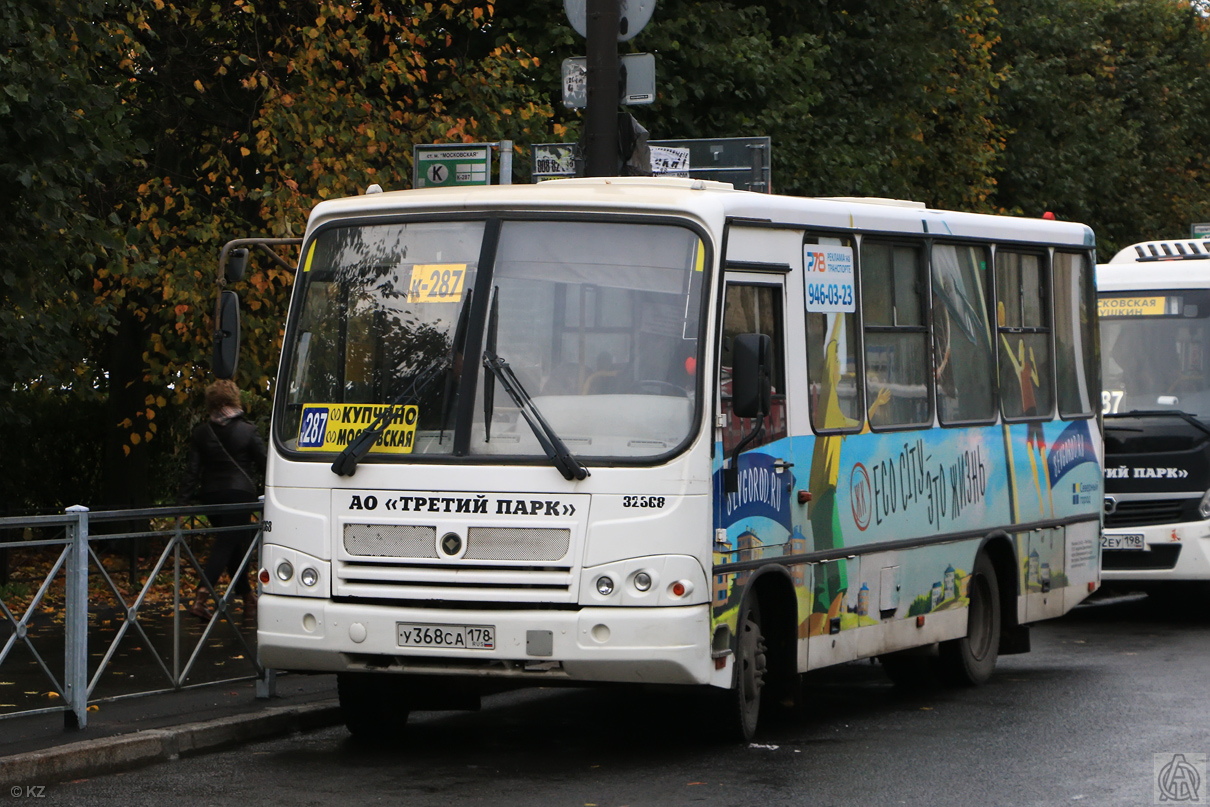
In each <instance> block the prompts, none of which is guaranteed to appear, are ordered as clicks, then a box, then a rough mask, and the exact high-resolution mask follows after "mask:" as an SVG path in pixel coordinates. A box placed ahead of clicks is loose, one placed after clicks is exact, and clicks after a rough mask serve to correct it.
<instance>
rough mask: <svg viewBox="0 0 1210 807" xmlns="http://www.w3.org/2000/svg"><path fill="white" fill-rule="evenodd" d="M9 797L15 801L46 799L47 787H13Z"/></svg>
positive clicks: (10, 789)
mask: <svg viewBox="0 0 1210 807" xmlns="http://www.w3.org/2000/svg"><path fill="white" fill-rule="evenodd" d="M8 795H10V796H12V797H13V798H14V799H44V798H46V785H13V786H12V787H11V788H9V791H8Z"/></svg>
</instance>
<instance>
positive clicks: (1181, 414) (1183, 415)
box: [1105, 409, 1210, 435]
mask: <svg viewBox="0 0 1210 807" xmlns="http://www.w3.org/2000/svg"><path fill="white" fill-rule="evenodd" d="M1163 416H1167V417H1178V418H1180V419H1181V420H1183V421H1185V422H1186V423H1188V424H1189V425H1190V426H1193V427H1194V428H1195V429H1198V430H1199V431H1202V432H1205V433H1206V434H1208V435H1210V426H1207V425H1206V424H1205V423H1203V422H1202V421H1201V419H1200V418H1197V417H1194V416H1193V415H1191V414H1189V413H1188V412H1186V411H1184V410H1182V409H1131V410H1130V411H1129V412H1111V413H1110V414H1108V415H1106V416H1105V417H1107V418H1122V417H1144V418H1146V417H1163ZM1106 428H1109V427H1106ZM1113 428H1115V429H1116V428H1118V427H1116V426H1115V427H1113Z"/></svg>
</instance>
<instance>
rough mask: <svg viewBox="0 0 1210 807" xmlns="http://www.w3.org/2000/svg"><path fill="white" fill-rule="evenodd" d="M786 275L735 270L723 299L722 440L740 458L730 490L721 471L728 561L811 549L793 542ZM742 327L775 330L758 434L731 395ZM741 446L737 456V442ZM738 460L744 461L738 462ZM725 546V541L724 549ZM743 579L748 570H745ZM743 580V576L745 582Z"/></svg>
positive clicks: (720, 513) (720, 523)
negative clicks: (737, 272)
mask: <svg viewBox="0 0 1210 807" xmlns="http://www.w3.org/2000/svg"><path fill="white" fill-rule="evenodd" d="M783 281H784V277H783V276H781V275H774V274H759V275H757V274H750V273H744V274H743V275H740V276H730V277H728V279H727V282H726V287H725V290H724V299H723V318H722V334H721V336H722V339H721V356H720V362H719V412H720V416H719V421H718V426H719V437H718V439H719V441H720V442H721V444H722V452H721V456H720V457H719V459H720V460H721V464H722V468H723V469H726V468H729V467H732V463H736V464H735V466H734V467H736V468H737V471H738V472H737V474H735V485H736V489H735V490H732V491H728V490H727V485H726V477H727V473H726V472H725V471H722V472H720V473H719V474H717V475H716V485H717V488H716V492H717V494H718V495H717V498H716V501H717V502H718V510H717V515H716V519H715V527H716V528H719V529H725V530H726V531H727V540H728V543H729V547H728V551H727V552H726V555H727V556H728V557H726V558H720V561H721V562H724V563H726V562H735V561H750V560H759V559H763V558H770V557H779V556H781V555H785V554H792V553H798V552H802V551H805V543H804V545H803V546H802V547H795V546H794V545H793V541H794V539H795V538H796V537H797V538H800V539H801V537H802V533H801V532H800V531H798V530H796V529H795V525H794V523H793V521H794V512H795V508H794V505H793V503H792V502H791V498H792V496H793V495H794V489H795V473H794V472H795V470H796V468H795V459H794V447H793V444H792V442H791V440H790V439H789V429H788V417H787V413H788V405H789V397H788V391H787V384H786V341H785V339H786V320H785V311H786V300H785V284H784V282H783ZM743 333H758V334H764V335H766V336H768V337H769V338H770V340H771V342H772V350H771V355H770V356H769V370H770V381H771V382H772V387H773V391H772V396H771V402H770V407H769V410H770V411H769V413H768V414H767V415H766V416H765V418H764V422H763V424H761V425H762V426H763V428H761V429H760V430H759V432H757V433H756V435H755V436H754V437H752V438H751V439H747V440H746V438H749V436H750V435H752V434H753V432H754V431H756V427H757V425H758V424H757V423H756V420H755V419H754V418H741V417H737V416H736V415H735V414H734V412H733V407H732V400H731V371H732V363H733V357H732V343H733V340H734V338H735V337H736V336H737V335H739V334H743ZM737 447H740V448H742V450H741V452H740V453H739V455H738V458H737V457H736V454H735V451H736V448H737ZM737 460H738V461H737ZM719 548H720V549H721V546H720V547H719ZM740 576H741V578H742V577H744V575H742V574H741V575H740ZM740 582H741V583H742V582H744V581H742V580H741V581H740Z"/></svg>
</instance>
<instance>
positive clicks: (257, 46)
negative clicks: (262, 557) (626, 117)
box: [0, 0, 1210, 508]
mask: <svg viewBox="0 0 1210 807" xmlns="http://www.w3.org/2000/svg"><path fill="white" fill-rule="evenodd" d="M557 6H558V4H555V5H554V6H552V5H551V4H550V3H549V2H545V1H544V2H541V3H539V2H536V1H535V0H517V1H516V2H513V3H509V4H508V7H507V8H506V9H505V8H497V7H495V5H494V4H493V3H492V2H488V0H440V1H439V2H433V3H419V4H417V3H400V2H397V0H363V1H359V2H357V3H347V2H343V0H340V1H338V0H211V1H210V2H204V3H199V2H189V0H75V2H72V3H68V2H65V1H64V0H0V39H2V40H3V44H4V48H3V50H0V179H2V180H4V181H5V187H6V189H8V191H9V192H8V193H7V194H6V195H5V196H4V198H2V199H0V245H2V246H3V248H4V250H5V255H6V258H7V260H6V261H5V264H4V266H3V267H0V334H2V335H3V336H4V339H5V350H3V351H0V389H3V390H4V392H5V394H4V395H2V396H0V418H2V419H3V420H4V422H5V424H6V427H7V428H9V429H11V433H10V434H9V435H8V436H9V438H10V442H7V443H6V445H10V446H12V445H22V443H21V442H20V441H21V440H22V439H24V440H25V441H26V442H28V441H30V440H36V441H37V443H38V447H39V451H36V452H35V451H32V450H23V451H17V452H16V457H17V458H16V459H15V460H14V462H15V466H14V468H13V469H12V473H10V476H11V477H13V478H12V479H10V480H8V481H7V483H6V487H5V489H4V490H3V503H4V504H7V505H8V506H9V507H37V506H39V504H40V503H41V504H43V505H44V506H46V507H50V508H57V507H59V506H60V505H61V504H62V503H64V502H67V503H74V500H80V501H84V500H87V501H88V503H90V504H92V503H94V502H103V503H104V504H106V505H110V506H120V505H123V504H146V503H149V502H151V501H154V500H163V499H165V498H167V497H168V496H169V495H171V490H172V485H173V481H174V473H173V468H175V467H176V465H178V464H179V461H180V458H179V456H177V454H178V452H179V451H180V447H181V446H182V445H183V443H184V434H185V433H187V424H188V423H190V422H191V421H192V420H193V419H194V418H195V416H196V401H197V398H198V396H197V395H196V393H197V391H198V389H199V387H200V386H201V385H202V384H204V383H205V382H207V381H208V380H209V378H208V370H207V364H208V356H209V351H210V339H211V330H212V327H213V326H212V322H211V312H212V308H213V300H214V294H215V290H216V289H215V275H214V272H215V268H216V267H215V263H216V258H217V255H218V250H219V248H220V247H221V245H222V244H223V243H224V242H225V241H227V240H228V239H230V238H235V237H240V236H249V235H268V236H287V235H299V234H301V232H302V227H303V226H304V223H305V220H306V216H307V213H308V211H309V210H310V208H311V206H312V205H313V204H314V203H315V202H316V201H318V200H321V199H327V198H334V197H337V196H343V195H348V194H356V193H360V192H362V191H363V190H364V189H365V187H366V186H368V185H370V184H372V183H378V184H380V185H382V186H383V187H384V188H386V189H388V190H392V189H401V188H407V187H409V185H410V183H411V154H412V145H413V144H415V143H438V142H470V141H495V140H500V139H511V140H513V141H514V142H515V143H516V144H517V155H516V156H517V157H518V158H519V159H518V160H517V162H516V165H517V167H518V168H517V170H518V172H519V175H518V176H517V179H518V180H520V181H524V178H525V177H524V171H525V164H526V158H527V157H528V146H529V144H532V143H538V142H552V141H574V140H576V139H577V137H578V131H579V129H580V120H581V116H582V113H581V112H580V111H576V110H567V109H564V108H563V107H562V105H561V103H560V99H559V75H560V64H561V62H562V60H563V59H564V58H566V57H568V56H573V55H583V54H584V51H585V43H584V41H583V39H581V38H580V37H579V36H578V35H577V34H576V33H574V32H573V31H572V30H571V28H570V26H569V25H567V24H566V23H565V21H564V20H563V18H562V16H563V15H562V13H561V12H559V11H558V9H557ZM552 12H553V13H552ZM621 50H634V51H646V52H651V53H654V54H655V55H656V59H657V91H658V99H657V102H656V103H655V104H653V105H651V106H647V107H631V108H630V109H629V111H630V112H631V113H632V114H634V115H635V117H636V118H637V119H638V120H639V121H640V123H642V124H643V125H644V126H645V127H646V128H647V129H648V130H649V131H650V133H651V136H652V137H653V138H655V139H674V138H691V137H729V136H750V135H769V136H771V138H772V140H773V180H774V188H775V189H776V190H778V191H780V192H787V193H795V194H808V195H822V196H837V195H874V196H889V197H900V198H910V199H916V200H920V201H924V202H926V203H928V204H930V205H933V206H942V207H951V208H958V209H968V210H1000V211H1005V212H1010V213H1016V214H1025V215H1040V214H1041V213H1042V212H1043V211H1046V210H1050V211H1053V212H1054V213H1055V214H1056V215H1058V216H1059V217H1060V218H1064V219H1076V220H1081V221H1084V222H1085V223H1087V224H1089V225H1090V226H1092V227H1093V229H1094V230H1095V231H1096V232H1097V235H1098V238H1099V242H1100V250H1101V253H1102V255H1107V254H1109V253H1112V252H1113V251H1114V250H1116V249H1117V248H1118V247H1120V246H1123V245H1125V244H1128V243H1130V242H1132V241H1135V240H1141V239H1144V238H1154V237H1172V236H1180V235H1184V234H1185V232H1186V230H1187V227H1188V223H1189V222H1190V221H1208V220H1210V190H1207V188H1210V183H1208V182H1207V176H1206V169H1205V167H1204V166H1205V164H1206V159H1207V154H1208V153H1210V142H1207V141H1208V137H1210V135H1207V134H1206V132H1204V131H1203V130H1204V126H1203V125H1202V121H1204V120H1206V119H1207V117H1208V113H1210V81H1207V79H1206V75H1207V73H1206V69H1207V65H1208V64H1210V28H1208V25H1207V20H1206V18H1205V17H1204V16H1202V14H1201V13H1200V11H1199V10H1198V9H1197V8H1195V6H1194V5H1192V4H1189V3H1185V2H1173V0H902V2H899V3H895V4H881V5H879V6H877V7H873V6H871V5H870V4H868V3H862V2H858V0H813V2H799V1H796V0H763V1H761V2H754V1H751V0H701V1H698V0H661V2H660V4H659V6H658V7H657V8H656V11H655V15H654V18H653V19H652V21H651V23H650V24H649V25H648V26H647V28H646V29H645V30H644V31H643V32H641V33H640V34H639V35H638V36H637V37H636V38H635V39H633V40H631V41H630V42H629V43H626V44H625V45H622V46H621ZM48 66H53V69H49V68H48ZM286 257H287V258H288V259H290V260H293V258H294V257H295V256H293V255H286ZM291 283H292V277H291V275H290V273H288V272H285V271H282V270H280V269H277V268H274V267H273V266H271V265H269V263H268V262H267V261H263V260H262V261H259V262H255V263H254V265H253V267H252V271H251V272H250V274H249V276H248V278H247V279H246V280H245V281H244V282H243V283H241V284H240V285H239V286H238V288H237V290H238V291H239V293H240V295H241V299H242V306H243V320H244V333H243V335H244V350H243V356H242V359H241V371H240V378H239V379H238V380H239V382H240V383H241V384H242V385H243V386H244V388H245V389H247V390H248V391H249V400H248V404H249V407H250V409H251V410H252V411H253V413H254V415H255V416H256V417H263V416H264V414H265V413H266V412H267V406H268V403H267V402H268V396H269V393H270V390H271V387H272V383H273V377H274V375H275V372H276V361H277V358H276V355H277V351H278V348H279V347H280V341H281V325H282V321H281V315H282V312H283V311H284V309H285V305H286V300H287V297H288V294H289V290H290V286H291ZM68 401H71V402H72V403H70V404H69V403H68ZM77 421H78V422H79V423H81V424H84V427H85V430H84V431H81V432H77V431H76V430H75V426H74V424H75V423H76V422H77ZM64 423H69V424H72V425H70V426H67V427H63V424H64ZM31 435H34V437H31ZM13 441H15V442H13ZM61 444H62V445H61ZM9 453H10V454H12V453H13V452H11V451H10V452H9ZM52 455H53V457H54V458H55V459H54V460H53V462H54V463H57V462H58V461H59V458H62V457H69V458H74V459H75V460H76V464H75V465H73V464H71V463H68V462H66V461H65V464H64V465H62V466H53V465H52V464H47V466H46V467H47V469H51V468H53V470H54V472H55V473H56V474H61V477H59V476H51V475H49V474H50V471H49V470H48V475H47V476H45V477H43V476H40V475H39V474H40V471H36V470H34V471H30V470H29V469H31V468H33V466H34V465H35V464H36V463H38V462H39V461H40V459H39V458H41V457H48V456H52ZM6 456H8V455H6ZM85 456H88V457H91V458H92V459H91V462H89V461H87V460H84V457H85ZM98 458H99V462H98ZM58 478H62V479H63V480H64V481H63V483H62V484H61V485H56V484H55V482H54V480H55V479H58ZM27 480H28V485H27V484H26V482H27ZM39 485H41V486H42V487H39ZM39 491H42V492H39Z"/></svg>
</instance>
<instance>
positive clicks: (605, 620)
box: [257, 594, 715, 684]
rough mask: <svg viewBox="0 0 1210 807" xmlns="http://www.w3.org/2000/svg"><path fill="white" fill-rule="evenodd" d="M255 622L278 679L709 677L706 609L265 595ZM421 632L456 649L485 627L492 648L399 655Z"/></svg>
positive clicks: (264, 658) (264, 659)
mask: <svg viewBox="0 0 1210 807" xmlns="http://www.w3.org/2000/svg"><path fill="white" fill-rule="evenodd" d="M258 623H259V624H258V628H257V639H258V642H259V648H260V661H261V664H263V665H264V666H265V667H270V668H274V669H280V670H308V671H322V672H349V671H364V670H381V671H384V672H401V673H423V674H430V675H461V676H486V677H511V678H533V679H534V683H535V684H541V683H543V679H551V678H559V679H562V680H566V681H569V682H571V681H585V682H624V683H648V684H706V683H708V682H710V681H711V680H712V678H713V676H714V672H715V669H714V668H715V663H714V660H713V659H712V658H711V654H710V613H709V606H708V605H704V604H703V605H690V606H682V607H671V608H582V609H580V610H574V611H573V610H569V611H564V610H537V609H534V610H495V609H491V610H489V609H483V610H474V609H465V610H463V609H458V610H452V609H441V608H416V607H396V606H389V605H367V604H360V603H344V602H332V601H329V600H323V599H312V598H307V597H283V596H276V595H271V594H264V595H262V596H261V598H260V608H259V618H258ZM425 628H428V629H429V632H430V635H431V634H434V633H441V634H442V637H443V641H453V642H455V643H458V642H460V641H462V640H466V641H470V642H472V643H473V642H474V641H475V640H478V639H480V638H481V637H482V636H483V635H484V633H483V628H490V630H491V642H490V644H491V647H488V648H485V649H470V648H468V647H465V646H457V647H432V646H425V647H416V646H411V645H406V646H405V644H404V643H403V642H404V639H403V638H402V637H403V636H404V635H405V632H407V631H422V630H424V629H425ZM467 628H471V629H475V630H467ZM407 635H415V634H407Z"/></svg>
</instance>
